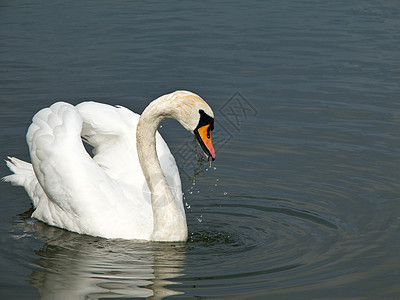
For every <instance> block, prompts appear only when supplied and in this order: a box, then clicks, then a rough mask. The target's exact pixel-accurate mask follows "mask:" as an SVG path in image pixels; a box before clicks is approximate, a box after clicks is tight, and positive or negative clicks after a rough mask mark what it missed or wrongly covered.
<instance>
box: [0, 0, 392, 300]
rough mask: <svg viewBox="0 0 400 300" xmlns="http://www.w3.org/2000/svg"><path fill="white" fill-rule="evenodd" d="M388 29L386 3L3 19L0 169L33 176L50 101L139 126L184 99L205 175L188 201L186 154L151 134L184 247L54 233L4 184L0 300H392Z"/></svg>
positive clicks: (145, 6) (17, 13) (182, 137)
mask: <svg viewBox="0 0 400 300" xmlns="http://www.w3.org/2000/svg"><path fill="white" fill-rule="evenodd" d="M399 28H400V4H399V3H398V2H397V1H247V2H239V1H218V2H215V1H202V2H195V1H186V2H183V1H181V2H180V1H168V2H167V1H165V2H162V1H96V2H95V1H79V2H65V1H64V2H62V1H3V2H2V3H1V4H0V145H1V147H0V157H1V158H6V156H7V155H13V156H16V157H19V158H22V159H25V160H29V156H28V150H27V146H26V143H25V133H26V130H27V127H28V126H29V124H30V119H31V118H32V116H33V115H34V114H35V113H36V112H37V111H38V110H39V109H41V108H43V107H46V106H48V105H50V104H51V103H53V102H55V101H57V100H64V101H68V102H71V103H74V104H76V103H78V102H81V101H83V100H88V99H91V100H96V101H99V102H106V103H109V104H120V105H123V106H126V107H128V108H130V109H132V110H133V111H136V112H139V113H140V112H141V111H142V110H143V109H144V108H145V107H146V105H147V104H148V103H149V102H150V101H151V100H153V99H155V98H156V97H158V96H160V95H162V94H165V93H168V92H171V91H174V90H177V89H187V90H191V91H193V92H196V93H198V94H200V95H201V96H202V97H203V98H204V99H206V101H207V102H208V103H209V104H210V105H211V106H212V107H213V109H214V112H215V118H216V124H215V131H214V132H215V134H214V135H213V140H214V143H215V148H216V151H217V159H216V161H215V162H214V163H213V165H212V166H211V167H208V166H207V165H203V166H201V168H200V169H199V170H200V171H201V172H200V174H199V175H197V177H196V179H195V185H193V184H192V177H193V174H194V172H196V168H197V164H196V161H197V158H196V155H195V153H196V152H195V150H193V145H192V137H191V136H190V134H189V133H187V132H186V131H185V130H184V129H183V128H181V127H180V126H179V125H178V124H177V122H175V121H166V122H164V123H163V126H162V128H160V132H161V134H162V135H163V136H164V138H165V139H166V141H167V142H168V144H169V146H170V148H171V150H172V152H173V153H174V155H175V158H176V160H177V163H178V166H179V168H180V170H181V175H182V176H181V177H182V183H183V191H184V192H185V206H186V209H187V211H186V212H187V220H188V225H189V232H190V238H189V241H188V243H186V244H159V243H135V242H131V241H120V240H105V239H100V238H94V237H88V236H80V235H77V234H73V233H69V232H66V231H64V230H60V229H55V228H52V227H49V226H47V225H44V224H42V223H40V222H37V221H35V220H33V219H31V218H29V212H27V211H28V210H29V209H30V200H29V199H28V197H27V195H26V194H25V192H24V191H23V190H22V189H20V188H15V187H12V186H10V185H9V184H5V183H2V184H0V195H1V196H0V243H1V244H0V269H1V271H2V272H1V274H0V298H1V299H36V298H40V297H41V298H43V299H53V298H55V299H68V298H70V299H86V298H87V299H97V298H124V297H129V298H140V297H152V296H153V297H154V298H155V299H158V298H162V297H165V296H168V295H170V296H173V297H172V298H180V299H186V298H195V299H202V298H221V299H222V298H226V299H321V298H330V299H337V298H346V299H383V298H387V299H396V298H399V297H400V284H399V280H400V271H399V269H400V256H399V246H400V170H399V165H400V154H399V149H400V134H399V133H400V131H399V129H400V100H399V99H400V52H399V49H400V30H399ZM199 170H197V171H199ZM6 174H8V170H7V169H6V167H5V166H4V165H3V167H1V168H0V176H4V175H6ZM25 212H27V213H25Z"/></svg>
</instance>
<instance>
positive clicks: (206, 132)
mask: <svg viewBox="0 0 400 300" xmlns="http://www.w3.org/2000/svg"><path fill="white" fill-rule="evenodd" d="M196 137H197V139H198V141H199V143H200V146H201V148H203V151H204V154H205V155H206V156H207V159H208V160H210V158H211V159H212V160H214V159H215V150H214V147H213V144H212V142H211V130H210V124H208V125H204V126H202V127H200V128H199V129H197V134H196Z"/></svg>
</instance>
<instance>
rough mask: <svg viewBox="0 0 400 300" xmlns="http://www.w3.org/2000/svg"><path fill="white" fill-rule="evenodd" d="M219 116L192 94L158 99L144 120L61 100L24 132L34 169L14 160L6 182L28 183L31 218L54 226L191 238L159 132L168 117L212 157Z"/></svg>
mask: <svg viewBox="0 0 400 300" xmlns="http://www.w3.org/2000/svg"><path fill="white" fill-rule="evenodd" d="M213 117H214V114H213V112H212V110H211V108H210V107H209V106H208V104H207V103H206V102H205V101H204V100H203V99H202V98H200V97H199V96H198V95H196V94H193V93H191V92H187V91H176V92H174V93H171V94H168V95H164V96H161V97H159V98H158V99H156V100H154V101H153V102H151V103H150V104H149V106H147V108H146V109H145V110H144V111H143V113H142V115H141V116H139V115H138V114H135V113H133V112H132V111H130V110H128V109H126V108H124V107H121V106H117V107H113V106H109V105H106V104H101V103H95V102H84V103H81V104H79V105H77V106H75V107H74V106H72V105H70V104H68V103H63V102H58V103H55V104H53V105H52V106H50V107H49V108H45V109H42V110H41V111H39V112H38V113H37V114H36V115H35V116H34V117H33V120H32V124H31V125H30V127H29V130H28V133H27V135H26V138H27V143H28V146H29V151H30V156H31V161H32V164H30V163H27V162H24V161H21V160H19V159H17V158H12V157H10V158H9V160H8V161H7V165H8V167H9V168H10V170H11V171H12V172H13V173H14V174H12V175H9V176H6V177H4V178H3V179H4V180H5V181H8V182H11V183H12V184H14V185H19V186H23V187H24V188H25V190H26V192H27V193H28V195H29V196H30V198H31V199H32V202H33V206H34V208H35V210H34V212H33V214H32V217H34V218H36V219H39V220H41V221H43V222H45V223H47V224H49V225H53V226H56V227H60V228H64V229H67V230H70V231H73V232H77V233H81V234H88V235H93V236H101V237H105V238H124V239H141V240H153V241H185V240H186V239H187V224H186V216H185V211H184V207H183V203H182V191H181V181H180V178H179V172H178V168H177V166H176V163H175V159H174V157H173V156H172V154H171V152H170V151H169V149H168V146H167V145H166V143H165V142H164V140H163V139H162V137H161V136H160V134H159V133H158V132H157V128H158V126H159V124H160V122H161V120H162V119H164V118H174V119H176V120H178V121H179V122H180V123H181V124H182V125H183V127H185V128H186V129H187V130H189V131H191V132H193V133H194V134H195V135H196V137H197V139H198V141H199V143H200V145H201V146H202V148H203V151H204V153H205V154H206V156H207V158H208V159H212V160H214V158H215V152H214V148H213V145H212V143H211V133H210V131H211V130H213V126H214V125H213V123H214V119H213ZM82 138H83V139H85V140H86V141H87V142H88V143H89V144H90V145H92V146H93V147H94V148H93V154H94V157H93V158H91V157H90V155H89V154H88V153H87V152H86V150H85V148H84V146H83V143H82Z"/></svg>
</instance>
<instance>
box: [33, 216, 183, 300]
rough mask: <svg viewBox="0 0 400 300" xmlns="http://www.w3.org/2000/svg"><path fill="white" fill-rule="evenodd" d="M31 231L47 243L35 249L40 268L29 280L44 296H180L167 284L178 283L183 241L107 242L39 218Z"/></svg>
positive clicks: (159, 297) (181, 266)
mask: <svg viewBox="0 0 400 300" xmlns="http://www.w3.org/2000/svg"><path fill="white" fill-rule="evenodd" d="M25 224H26V223H25ZM32 227H34V230H32V229H33V228H32ZM29 231H31V232H32V231H34V232H35V235H36V236H38V237H39V238H40V239H42V240H45V241H46V245H45V246H44V247H43V248H42V249H40V250H38V251H35V253H36V255H37V256H38V257H39V259H38V260H37V262H36V264H37V267H38V268H36V270H35V271H33V273H32V274H31V280H30V284H31V285H33V286H34V287H36V288H37V289H38V290H39V292H40V295H41V298H42V299H97V298H104V297H107V298H114V297H143V298H152V299H162V298H164V297H167V296H171V295H176V294H181V293H180V292H178V291H173V290H171V289H168V288H166V287H165V286H167V285H170V284H178V282H177V281H173V279H174V278H177V277H179V276H181V275H182V270H183V266H184V264H185V257H186V254H185V252H186V246H185V244H184V243H176V244H171V243H149V242H146V243H140V242H133V241H126V240H107V239H102V238H95V237H90V236H85V235H79V234H75V233H70V232H68V231H65V230H62V229H57V228H53V227H50V226H47V225H45V224H43V223H41V222H37V221H31V225H30V230H29Z"/></svg>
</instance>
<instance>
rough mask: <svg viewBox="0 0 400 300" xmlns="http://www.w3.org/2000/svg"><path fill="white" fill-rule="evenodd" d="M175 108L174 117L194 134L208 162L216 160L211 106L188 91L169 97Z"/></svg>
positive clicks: (178, 92) (177, 92) (175, 93)
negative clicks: (212, 137)
mask: <svg viewBox="0 0 400 300" xmlns="http://www.w3.org/2000/svg"><path fill="white" fill-rule="evenodd" d="M167 99H168V100H169V101H170V103H171V104H172V103H173V104H172V105H173V106H174V109H173V116H172V117H174V118H175V119H177V120H178V121H179V122H180V123H181V124H182V126H183V127H185V128H186V130H188V131H190V132H192V133H194V135H195V136H196V138H197V140H198V142H199V144H200V146H201V148H202V149H203V152H204V154H205V155H206V156H207V159H208V160H214V159H215V151H214V147H213V144H212V142H211V131H212V130H213V129H214V113H213V111H212V110H211V108H210V106H209V105H208V104H207V103H206V102H205V101H204V100H203V99H202V98H201V97H200V96H198V95H196V94H194V93H192V92H188V91H176V92H174V93H172V94H169V95H167Z"/></svg>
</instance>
